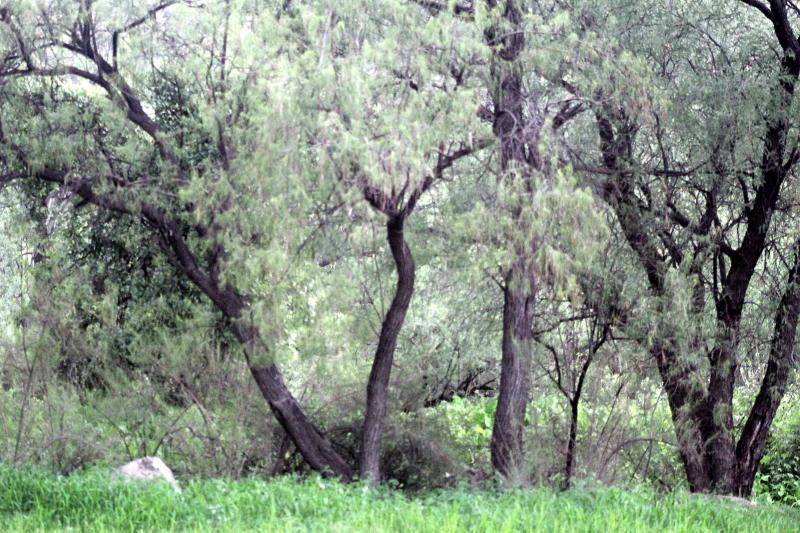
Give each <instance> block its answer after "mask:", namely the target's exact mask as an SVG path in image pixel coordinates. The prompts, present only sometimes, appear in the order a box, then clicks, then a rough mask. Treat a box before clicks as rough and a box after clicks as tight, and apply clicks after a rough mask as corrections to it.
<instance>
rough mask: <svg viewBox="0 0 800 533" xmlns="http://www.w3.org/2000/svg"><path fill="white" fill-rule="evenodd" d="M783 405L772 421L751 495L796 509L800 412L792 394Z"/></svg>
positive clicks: (799, 495)
mask: <svg viewBox="0 0 800 533" xmlns="http://www.w3.org/2000/svg"><path fill="white" fill-rule="evenodd" d="M787 400H788V401H787ZM784 402H785V403H784V407H782V409H781V411H779V414H778V416H776V419H775V421H774V422H773V426H772V432H771V433H770V438H769V440H768V443H767V453H766V454H765V456H764V459H762V461H761V465H760V466H759V470H758V474H757V475H756V482H755V485H754V487H753V492H754V493H755V494H757V495H759V496H761V497H763V498H765V499H768V500H770V501H775V502H781V503H784V504H787V505H791V506H793V507H800V409H798V406H797V403H796V402H797V398H796V396H795V395H792V396H790V398H788V399H786V400H784Z"/></svg>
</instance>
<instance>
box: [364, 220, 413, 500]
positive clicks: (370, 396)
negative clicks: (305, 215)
mask: <svg viewBox="0 0 800 533" xmlns="http://www.w3.org/2000/svg"><path fill="white" fill-rule="evenodd" d="M404 219H405V217H404V215H403V214H402V213H401V214H398V215H395V216H394V217H392V218H390V219H389V221H388V223H387V225H386V236H387V240H388V241H389V247H390V249H391V251H392V257H393V258H394V264H395V268H396V269H397V287H396V289H395V294H394V298H392V303H391V305H390V306H389V311H388V312H387V313H386V317H385V318H384V320H383V324H382V326H381V332H380V337H379V339H378V347H377V349H376V350H375V358H374V359H373V362H372V370H371V371H370V374H369V381H368V383H367V412H366V415H365V416H364V427H363V431H362V434H361V451H360V457H359V467H360V475H361V479H363V480H364V481H366V482H367V483H369V484H370V485H376V484H378V483H379V482H380V479H381V469H380V460H381V437H382V435H383V428H384V424H385V420H386V410H387V404H388V393H389V378H390V375H391V371H392V361H393V359H394V352H395V347H396V346H397V337H398V336H399V334H400V329H401V328H402V327H403V322H404V321H405V318H406V313H407V311H408V307H409V305H410V303H411V296H412V294H413V293H414V270H415V265H414V258H413V256H412V255H411V250H410V249H409V247H408V244H407V243H406V240H405V234H404Z"/></svg>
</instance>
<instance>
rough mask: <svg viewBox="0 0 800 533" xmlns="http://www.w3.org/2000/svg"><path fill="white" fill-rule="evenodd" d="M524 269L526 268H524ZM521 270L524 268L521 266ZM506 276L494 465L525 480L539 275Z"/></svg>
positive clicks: (510, 476)
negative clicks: (525, 429)
mask: <svg viewBox="0 0 800 533" xmlns="http://www.w3.org/2000/svg"><path fill="white" fill-rule="evenodd" d="M523 268H524V267H523ZM520 270H521V269H520ZM516 271H517V269H515V270H513V271H512V272H511V273H510V274H509V275H508V276H506V286H505V288H504V290H503V297H504V304H503V341H502V362H501V368H500V394H499V396H498V398H497V410H496V412H495V416H494V426H493V428H492V440H491V452H492V466H494V468H495V470H496V471H497V472H499V473H500V474H501V475H502V476H504V477H505V478H507V479H512V480H517V481H521V480H522V476H523V473H524V472H523V471H524V455H523V439H522V437H523V427H524V422H525V409H526V407H527V404H528V395H529V393H530V365H531V349H532V345H533V320H534V301H535V295H536V278H535V276H534V275H532V274H530V275H528V276H527V277H526V279H516V278H518V277H521V276H518V275H517V272H516Z"/></svg>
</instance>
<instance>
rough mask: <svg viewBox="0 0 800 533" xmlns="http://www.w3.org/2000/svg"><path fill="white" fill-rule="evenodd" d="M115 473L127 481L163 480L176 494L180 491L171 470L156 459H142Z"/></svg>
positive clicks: (118, 469) (122, 467)
mask: <svg viewBox="0 0 800 533" xmlns="http://www.w3.org/2000/svg"><path fill="white" fill-rule="evenodd" d="M117 472H118V473H119V474H121V475H123V476H125V477H126V478H128V479H145V480H149V479H163V480H165V481H166V482H168V483H169V484H170V485H172V488H173V489H175V490H176V491H177V492H180V491H181V488H180V487H179V486H178V482H177V481H175V476H174V475H173V474H172V470H170V469H169V467H168V466H167V465H165V464H164V461H162V460H161V459H159V458H158V457H142V458H141V459H136V460H135V461H131V462H130V463H128V464H126V465H122V466H121V467H119V468H117Z"/></svg>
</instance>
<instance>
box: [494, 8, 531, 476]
mask: <svg viewBox="0 0 800 533" xmlns="http://www.w3.org/2000/svg"><path fill="white" fill-rule="evenodd" d="M489 5H490V7H495V6H496V5H497V2H495V1H493V0H490V1H489ZM503 16H504V18H505V20H506V22H507V25H508V27H503V28H491V29H490V30H489V31H488V32H487V33H488V41H489V45H490V46H492V47H493V48H495V50H496V56H497V57H496V59H495V62H496V63H495V65H494V68H493V70H494V76H495V83H496V84H497V87H496V89H495V97H494V124H493V130H494V134H495V136H496V137H497V139H498V141H499V144H500V170H501V175H500V178H499V179H500V180H521V181H522V183H523V184H524V186H525V189H526V190H527V191H529V192H531V190H532V189H531V187H532V183H531V179H530V172H529V170H530V169H529V168H528V166H536V164H537V157H536V153H537V150H538V147H537V146H535V144H536V140H535V139H531V138H529V137H530V132H529V131H527V129H528V128H527V121H526V117H525V112H524V95H523V93H522V72H521V67H520V65H519V63H518V59H519V56H520V54H521V53H522V50H523V48H524V46H525V37H524V33H523V32H522V31H521V25H522V12H521V11H520V8H519V6H518V5H517V2H516V1H513V0H508V1H507V2H506V3H505V8H504V12H503ZM530 141H533V142H530ZM512 209H513V212H512V213H511V214H512V216H514V217H519V216H520V212H519V208H517V207H514V208H512ZM528 240H529V239H525V238H522V239H520V241H522V242H526V241H528ZM512 241H513V239H512ZM527 244H529V246H528V247H526V248H525V249H518V250H514V252H515V254H516V256H517V259H516V260H515V261H514V264H513V265H512V266H511V267H510V268H509V269H508V272H507V273H506V275H505V285H504V288H503V298H504V304H503V339H502V346H501V349H502V361H501V367H500V393H499V395H498V398H497V410H496V413H495V418H494V426H493V428H492V439H491V453H492V466H494V468H495V470H496V471H497V472H498V473H500V474H501V475H502V476H504V477H505V478H507V479H512V480H517V481H519V480H521V479H520V478H521V476H522V475H524V474H523V465H524V459H523V442H522V440H523V439H522V437H523V426H524V420H525V409H526V407H527V404H528V396H529V391H530V357H531V349H532V341H533V321H534V301H535V296H536V286H537V280H536V275H535V273H534V270H533V267H532V266H531V265H530V261H529V260H528V258H529V257H532V256H533V254H535V252H536V250H535V248H534V244H533V243H532V242H530V243H527ZM512 246H514V247H520V246H522V247H524V245H521V244H519V243H514V244H512Z"/></svg>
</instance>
